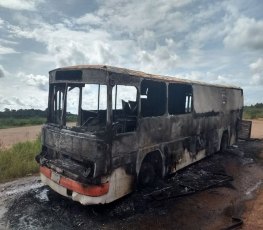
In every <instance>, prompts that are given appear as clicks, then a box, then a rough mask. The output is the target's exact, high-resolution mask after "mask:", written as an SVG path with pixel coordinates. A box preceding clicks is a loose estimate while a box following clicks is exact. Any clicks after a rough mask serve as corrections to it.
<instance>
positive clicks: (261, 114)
mask: <svg viewBox="0 0 263 230" xmlns="http://www.w3.org/2000/svg"><path fill="white" fill-rule="evenodd" d="M258 118H263V103H257V104H255V105H250V106H244V109H243V119H258Z"/></svg>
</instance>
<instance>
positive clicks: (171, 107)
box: [168, 83, 193, 115]
mask: <svg viewBox="0 0 263 230" xmlns="http://www.w3.org/2000/svg"><path fill="white" fill-rule="evenodd" d="M192 104H193V96H192V86H191V85H184V84H173V83H170V84H169V86H168V112H169V114H174V115H176V114H185V113H191V112H192Z"/></svg>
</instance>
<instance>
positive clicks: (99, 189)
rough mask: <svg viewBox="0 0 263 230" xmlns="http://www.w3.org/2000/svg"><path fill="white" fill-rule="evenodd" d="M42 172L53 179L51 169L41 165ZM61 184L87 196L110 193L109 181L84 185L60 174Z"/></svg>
mask: <svg viewBox="0 0 263 230" xmlns="http://www.w3.org/2000/svg"><path fill="white" fill-rule="evenodd" d="M40 172H41V173H42V174H44V175H45V176H46V177H48V178H49V179H51V173H52V170H51V169H49V168H47V167H43V166H40ZM52 181H53V180H52ZM54 182H55V181H54ZM55 183H56V182H55ZM59 185H61V186H63V187H65V188H67V189H70V190H72V191H74V192H77V193H79V194H82V195H86V196H93V197H98V196H102V195H104V194H106V193H108V191H109V187H110V184H109V182H107V183H104V184H100V185H84V184H81V183H79V182H77V181H74V180H71V179H69V178H67V177H64V176H60V181H59Z"/></svg>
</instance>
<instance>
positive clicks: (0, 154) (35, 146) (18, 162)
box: [0, 138, 41, 183]
mask: <svg viewBox="0 0 263 230" xmlns="http://www.w3.org/2000/svg"><path fill="white" fill-rule="evenodd" d="M40 148H41V142H40V138H38V139H37V140H35V141H27V142H23V143H18V144H15V145H13V146H12V147H11V148H9V149H3V148H0V183H2V182H6V181H10V180H12V179H15V178H19V177H23V176H27V175H29V174H33V173H36V172H38V170H39V167H38V164H37V163H36V161H35V156H36V155H37V154H38V153H39V152H40Z"/></svg>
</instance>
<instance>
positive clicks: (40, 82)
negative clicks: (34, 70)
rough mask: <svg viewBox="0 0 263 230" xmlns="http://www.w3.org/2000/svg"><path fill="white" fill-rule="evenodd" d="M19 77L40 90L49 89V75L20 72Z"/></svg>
mask: <svg viewBox="0 0 263 230" xmlns="http://www.w3.org/2000/svg"><path fill="white" fill-rule="evenodd" d="M17 77H18V78H20V79H21V80H22V81H24V82H25V83H26V84H27V85H29V86H34V87H37V88H38V89H40V90H44V91H47V90H48V77H47V76H43V75H33V74H28V75H27V74H25V73H21V72H20V73H18V74H17Z"/></svg>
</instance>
